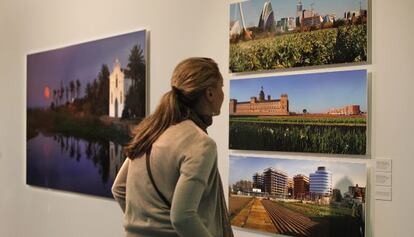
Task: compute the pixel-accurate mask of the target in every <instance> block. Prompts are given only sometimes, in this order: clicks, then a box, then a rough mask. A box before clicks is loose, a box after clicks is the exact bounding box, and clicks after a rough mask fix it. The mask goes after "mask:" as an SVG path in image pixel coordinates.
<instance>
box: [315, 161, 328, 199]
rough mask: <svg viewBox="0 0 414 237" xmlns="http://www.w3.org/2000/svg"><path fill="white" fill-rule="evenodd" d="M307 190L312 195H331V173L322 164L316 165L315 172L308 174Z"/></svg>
mask: <svg viewBox="0 0 414 237" xmlns="http://www.w3.org/2000/svg"><path fill="white" fill-rule="evenodd" d="M309 177H310V181H309V183H310V185H309V192H310V195H311V196H312V197H315V198H317V197H326V196H331V195H332V173H331V172H330V171H327V170H326V168H325V167H324V166H320V167H318V170H317V171H316V172H315V173H312V174H310V175H309Z"/></svg>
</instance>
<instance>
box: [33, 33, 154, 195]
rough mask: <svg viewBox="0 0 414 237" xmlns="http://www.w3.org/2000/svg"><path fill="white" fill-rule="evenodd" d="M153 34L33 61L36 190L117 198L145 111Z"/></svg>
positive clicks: (45, 53) (130, 36)
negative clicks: (132, 134)
mask: <svg viewBox="0 0 414 237" xmlns="http://www.w3.org/2000/svg"><path fill="white" fill-rule="evenodd" d="M146 47H147V46H146V31H145V30H140V31H136V32H132V33H127V34H122V35H117V36H113V37H108V38H104V39H99V40H95V41H90V42H86V43H80V44H76V45H71V46H67V47H62V48H58V49H53V50H48V51H43V52H38V53H33V54H30V55H28V56H27V151H26V154H27V162H26V182H27V184H29V185H34V186H41V187H46V188H52V189H59V190H65V191H71V192H79V193H84V194H89V195H96V196H102V197H109V198H112V194H111V186H112V183H113V181H114V179H115V176H116V174H117V172H118V170H119V169H120V167H121V165H122V163H123V161H124V159H125V157H124V156H123V154H122V145H124V144H125V143H126V142H128V140H129V131H130V128H131V127H132V126H133V125H135V124H137V123H138V122H139V121H140V120H142V118H144V117H145V114H146V64H147V60H146V56H147V55H146Z"/></svg>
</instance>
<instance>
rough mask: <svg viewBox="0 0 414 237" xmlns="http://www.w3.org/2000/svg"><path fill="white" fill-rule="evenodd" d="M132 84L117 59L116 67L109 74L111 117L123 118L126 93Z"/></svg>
mask: <svg viewBox="0 0 414 237" xmlns="http://www.w3.org/2000/svg"><path fill="white" fill-rule="evenodd" d="M130 86H131V81H130V80H129V79H126V78H125V74H124V73H123V72H122V69H121V63H120V62H119V60H118V59H115V65H114V69H113V70H112V72H111V75H110V76H109V117H112V118H121V117H122V111H123V110H124V105H125V94H126V93H127V92H128V89H129V87H130Z"/></svg>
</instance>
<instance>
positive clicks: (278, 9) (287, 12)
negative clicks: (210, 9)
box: [230, 0, 368, 27]
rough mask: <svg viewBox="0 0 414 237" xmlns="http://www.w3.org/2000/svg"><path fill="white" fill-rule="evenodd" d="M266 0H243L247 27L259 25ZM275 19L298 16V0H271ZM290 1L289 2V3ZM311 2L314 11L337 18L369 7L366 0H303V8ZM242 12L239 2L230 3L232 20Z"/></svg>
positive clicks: (309, 6)
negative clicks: (348, 12)
mask: <svg viewBox="0 0 414 237" xmlns="http://www.w3.org/2000/svg"><path fill="white" fill-rule="evenodd" d="M265 2H266V0H249V1H243V2H242V7H243V13H244V18H245V23H246V27H252V26H257V25H258V22H259V17H260V13H261V11H262V9H263V5H264V3H265ZM270 2H271V4H272V8H273V12H274V16H275V21H279V20H280V18H283V17H296V5H297V0H289V1H283V0H271V1H270ZM287 2H289V3H287ZM311 3H314V11H315V12H316V13H319V14H320V15H326V14H333V13H334V14H336V17H337V18H343V14H344V12H346V11H353V10H357V9H359V8H360V6H362V9H367V8H368V6H367V1H366V0H345V1H341V0H332V1H316V0H302V6H303V10H305V9H306V10H310V9H311ZM239 19H240V13H239V9H238V6H237V3H233V4H231V5H230V21H234V20H239Z"/></svg>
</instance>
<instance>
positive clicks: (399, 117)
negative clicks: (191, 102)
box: [0, 0, 414, 237]
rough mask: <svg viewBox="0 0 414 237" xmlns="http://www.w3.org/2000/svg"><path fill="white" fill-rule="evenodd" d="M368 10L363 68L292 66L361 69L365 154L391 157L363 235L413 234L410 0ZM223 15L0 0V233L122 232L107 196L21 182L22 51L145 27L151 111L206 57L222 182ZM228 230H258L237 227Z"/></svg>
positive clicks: (413, 31)
mask: <svg viewBox="0 0 414 237" xmlns="http://www.w3.org/2000/svg"><path fill="white" fill-rule="evenodd" d="M258 1H259V0H258ZM291 1H293V0H291ZM371 6H372V17H371V19H372V22H373V23H372V30H371V31H372V64H371V65H368V66H354V67H340V68H330V69H326V68H325V69H317V70H316V69H312V70H300V71H299V73H307V72H320V71H329V70H348V69H362V68H367V69H368V71H369V72H371V79H370V86H371V89H370V91H371V94H370V105H371V111H370V112H371V119H370V122H371V125H370V128H371V131H370V133H371V157H372V158H373V159H375V158H390V159H392V161H393V177H392V178H393V180H392V182H393V196H392V201H391V202H388V201H376V200H375V198H374V197H373V195H372V194H373V190H372V188H373V185H371V191H370V195H371V197H370V201H371V204H370V213H369V219H368V220H367V222H368V223H367V224H368V225H371V227H370V228H369V229H368V236H374V237H389V236H401V237H411V236H414V234H413V233H414V225H413V224H412V219H413V217H412V216H413V213H414V202H413V201H412V199H413V197H414V190H413V189H414V176H413V173H414V172H413V171H414V170H413V168H414V138H413V136H414V121H413V118H414V105H413V103H414V93H413V88H414V77H413V73H412V71H413V70H414V59H413V55H414V47H413V44H412V42H414V41H413V37H414V27H413V26H412V20H411V19H412V13H411V12H412V9H414V2H412V1H409V0H395V1H385V0H378V1H373V2H372V4H371ZM228 15H229V2H228V1H226V0H208V1H205V0H204V1H203V0H130V1H124V0H120V1H106V0H99V1H98V0H61V1H57V0H38V1H30V0H26V1H23V0H0V72H1V74H0V83H1V86H0V111H1V112H0V115H1V116H0V188H1V191H0V236H2V237H3V236H4V237H20V236H33V237H55V236H59V237H66V236H67V237H69V236H79V237H83V236H85V237H92V236H100V237H102V236H108V237H109V236H122V235H123V229H122V214H121V211H120V209H119V208H118V205H117V204H116V203H115V202H114V201H112V200H109V199H104V198H97V197H92V196H87V195H80V194H75V193H68V192H61V191H55V190H47V189H44V188H36V187H31V186H27V185H26V184H25V153H26V152H25V149H26V148H25V140H26V131H25V116H26V115H25V114H26V102H25V101H26V89H25V88H26V72H25V67H26V66H25V58H26V54H27V53H32V52H37V51H43V50H47V49H53V48H57V47H62V46H67V45H72V44H77V43H81V42H86V41H90V40H94V39H99V38H104V37H107V36H113V35H117V34H121V33H127V32H132V31H135V30H138V29H143V28H146V29H148V30H149V33H150V40H149V45H150V46H149V81H150V88H149V95H150V103H149V108H150V110H151V111H152V110H154V108H155V107H156V105H157V102H158V100H159V98H160V97H161V95H162V94H163V93H165V92H166V91H168V90H169V88H170V85H169V80H170V76H171V72H172V70H173V68H174V66H175V65H176V64H177V63H178V62H179V61H180V60H182V59H184V58H186V57H190V56H207V57H212V58H214V59H215V60H216V61H217V62H218V63H219V65H220V68H221V70H222V72H223V76H224V77H225V79H226V80H225V83H224V86H225V87H224V90H225V93H226V97H225V103H224V104H223V109H222V115H221V116H219V117H217V118H215V121H214V125H213V126H212V127H211V128H210V129H209V133H210V135H211V136H212V137H213V138H214V139H215V140H216V142H217V145H218V149H219V151H218V152H219V168H220V172H221V174H222V178H223V181H224V185H225V186H227V178H228V176H229V173H228V154H229V151H228V149H227V147H228V133H227V131H228V103H226V101H228V99H229V98H228V92H229V82H228V79H230V78H231V75H230V74H229V73H228V70H227V68H228V50H229V44H228ZM293 73H295V72H292V71H285V72H281V73H270V74H260V76H263V75H280V74H293ZM296 73H297V72H296ZM249 76H251V75H249ZM241 78H242V77H241ZM28 89H29V90H30V88H28ZM284 155H285V154H284ZM371 163H372V162H371ZM371 182H372V179H371ZM235 234H236V236H240V237H255V236H257V237H259V236H265V235H263V234H257V233H253V232H245V231H240V230H236V231H235Z"/></svg>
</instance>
